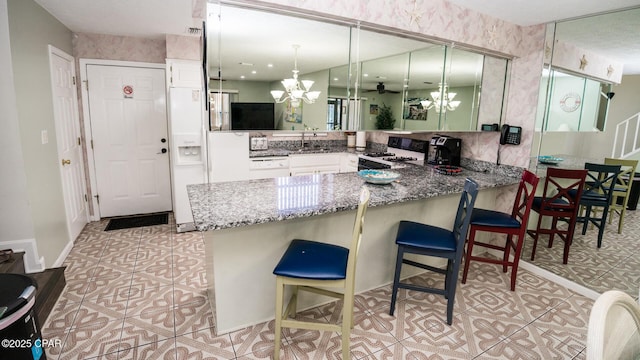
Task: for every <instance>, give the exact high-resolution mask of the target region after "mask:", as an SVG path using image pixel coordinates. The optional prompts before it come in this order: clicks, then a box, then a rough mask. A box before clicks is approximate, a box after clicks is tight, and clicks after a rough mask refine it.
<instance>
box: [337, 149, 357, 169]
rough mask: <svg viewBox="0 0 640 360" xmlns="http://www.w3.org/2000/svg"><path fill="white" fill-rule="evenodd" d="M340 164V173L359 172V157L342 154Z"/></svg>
mask: <svg viewBox="0 0 640 360" xmlns="http://www.w3.org/2000/svg"><path fill="white" fill-rule="evenodd" d="M341 155H342V159H341V162H340V172H341V173H343V172H356V171H358V155H356V154H349V153H342V154H341Z"/></svg>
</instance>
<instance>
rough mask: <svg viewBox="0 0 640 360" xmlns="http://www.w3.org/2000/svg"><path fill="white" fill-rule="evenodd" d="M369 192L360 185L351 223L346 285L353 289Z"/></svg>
mask: <svg viewBox="0 0 640 360" xmlns="http://www.w3.org/2000/svg"><path fill="white" fill-rule="evenodd" d="M370 197H371V194H370V193H369V189H367V188H366V187H364V186H363V187H362V188H361V189H360V200H359V203H358V211H357V213H356V219H355V222H354V224H353V235H352V237H351V246H350V247H349V258H348V260H347V276H346V282H347V287H348V288H350V289H351V290H352V291H353V287H354V285H355V273H356V261H357V259H358V252H359V251H360V242H361V241H362V229H363V228H364V215H365V214H366V213H367V208H368V206H369V198H370Z"/></svg>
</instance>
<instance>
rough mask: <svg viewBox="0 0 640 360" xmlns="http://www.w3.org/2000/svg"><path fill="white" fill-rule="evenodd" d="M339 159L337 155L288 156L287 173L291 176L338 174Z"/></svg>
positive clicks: (340, 156) (340, 155)
mask: <svg viewBox="0 0 640 360" xmlns="http://www.w3.org/2000/svg"><path fill="white" fill-rule="evenodd" d="M341 158H342V154H337V153H333V154H296V155H289V171H290V173H291V176H296V175H309V174H330V173H338V172H340V163H341Z"/></svg>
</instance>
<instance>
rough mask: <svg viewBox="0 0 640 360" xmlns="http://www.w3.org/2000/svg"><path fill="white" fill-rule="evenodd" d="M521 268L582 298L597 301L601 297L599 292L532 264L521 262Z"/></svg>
mask: <svg viewBox="0 0 640 360" xmlns="http://www.w3.org/2000/svg"><path fill="white" fill-rule="evenodd" d="M520 268H522V269H525V270H528V271H530V272H532V273H534V274H536V275H540V276H541V277H543V278H545V279H547V280H550V281H553V282H554V283H556V284H558V285H561V286H564V287H566V288H567V289H569V290H573V291H575V292H577V293H578V294H580V295H582V296H586V297H588V298H589V299H592V300H596V299H597V298H598V296H600V293H598V292H597V291H594V290H591V289H589V288H587V287H584V286H582V285H580V284H578V283H575V282H573V281H571V280H569V279H566V278H563V277H562V276H560V275H557V274H554V273H552V272H550V271H548V270H545V269H543V268H541V267H538V266H536V265H534V264H532V263H529V262H526V261H522V260H521V261H520Z"/></svg>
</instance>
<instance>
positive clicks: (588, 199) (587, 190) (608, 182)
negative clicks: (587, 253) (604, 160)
mask: <svg viewBox="0 0 640 360" xmlns="http://www.w3.org/2000/svg"><path fill="white" fill-rule="evenodd" d="M584 168H585V169H587V171H588V172H587V178H586V180H585V183H584V190H583V191H582V197H581V198H580V214H579V215H578V219H577V222H579V223H582V235H584V234H586V233H587V226H588V225H589V223H591V224H593V225H594V226H595V227H597V228H598V248H600V247H601V246H602V236H603V235H604V228H605V226H606V225H607V215H608V214H609V205H610V204H611V199H612V198H613V189H614V187H615V185H616V182H617V181H618V174H619V173H620V168H621V166H620V165H604V164H594V163H586V164H584ZM570 194H571V195H572V196H576V195H577V193H576V192H575V191H572V192H570ZM598 208H601V209H598ZM600 211H602V213H601V215H600V216H599V217H598V213H599V212H600ZM583 213H584V215H583Z"/></svg>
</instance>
